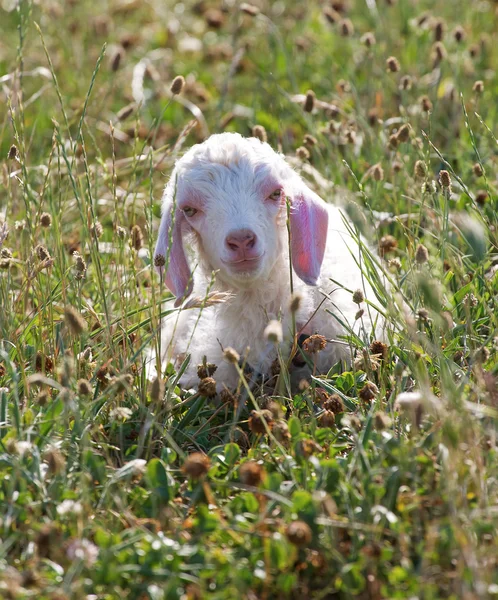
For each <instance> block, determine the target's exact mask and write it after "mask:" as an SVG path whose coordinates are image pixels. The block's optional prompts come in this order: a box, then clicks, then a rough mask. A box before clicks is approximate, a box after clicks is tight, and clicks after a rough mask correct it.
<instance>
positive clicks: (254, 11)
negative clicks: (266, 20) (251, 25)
mask: <svg viewBox="0 0 498 600" xmlns="http://www.w3.org/2000/svg"><path fill="white" fill-rule="evenodd" d="M239 8H240V10H241V11H242V12H243V13H245V14H246V15H249V16H250V17H255V16H256V15H259V8H258V7H257V6H254V4H248V3H247V2H242V4H241V5H240V7H239Z"/></svg>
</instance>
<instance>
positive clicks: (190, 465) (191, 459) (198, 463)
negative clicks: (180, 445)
mask: <svg viewBox="0 0 498 600" xmlns="http://www.w3.org/2000/svg"><path fill="white" fill-rule="evenodd" d="M210 466H211V461H210V460H209V457H208V456H206V455H205V454H203V453H202V452H193V453H192V454H190V455H189V456H187V458H186V460H185V462H184V463H183V467H182V471H183V472H184V473H185V475H187V476H188V477H190V479H194V480H197V479H200V478H201V477H204V476H205V475H206V474H207V472H208V471H209V467H210Z"/></svg>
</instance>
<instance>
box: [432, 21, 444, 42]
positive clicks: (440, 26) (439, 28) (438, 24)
mask: <svg viewBox="0 0 498 600" xmlns="http://www.w3.org/2000/svg"><path fill="white" fill-rule="evenodd" d="M432 29H433V32H434V41H436V42H440V41H441V40H442V39H443V37H444V33H445V31H446V23H445V22H444V21H443V19H435V20H434V22H433V24H432Z"/></svg>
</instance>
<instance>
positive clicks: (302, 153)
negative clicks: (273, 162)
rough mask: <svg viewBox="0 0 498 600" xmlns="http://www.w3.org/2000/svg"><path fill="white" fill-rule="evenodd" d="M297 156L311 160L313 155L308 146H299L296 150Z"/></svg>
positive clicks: (300, 158)
mask: <svg viewBox="0 0 498 600" xmlns="http://www.w3.org/2000/svg"><path fill="white" fill-rule="evenodd" d="M296 156H297V157H298V158H299V160H309V158H310V156H311V155H310V151H309V150H308V148H305V147H304V146H299V148H298V149H297V150H296Z"/></svg>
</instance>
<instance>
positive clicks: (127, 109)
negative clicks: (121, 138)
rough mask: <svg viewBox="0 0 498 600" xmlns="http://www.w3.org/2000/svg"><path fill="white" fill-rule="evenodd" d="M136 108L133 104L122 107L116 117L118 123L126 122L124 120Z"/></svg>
mask: <svg viewBox="0 0 498 600" xmlns="http://www.w3.org/2000/svg"><path fill="white" fill-rule="evenodd" d="M136 107H137V105H136V104H135V103H134V102H132V103H131V104H128V105H127V106H123V108H122V109H121V110H120V111H119V112H118V114H117V115H116V117H117V119H118V121H126V119H127V118H128V117H129V116H131V114H132V113H133V111H134V110H135V108H136Z"/></svg>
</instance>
